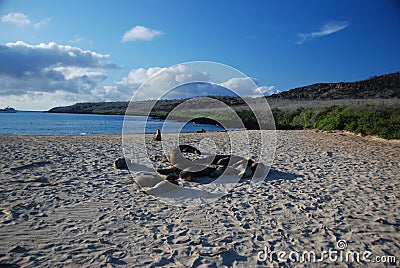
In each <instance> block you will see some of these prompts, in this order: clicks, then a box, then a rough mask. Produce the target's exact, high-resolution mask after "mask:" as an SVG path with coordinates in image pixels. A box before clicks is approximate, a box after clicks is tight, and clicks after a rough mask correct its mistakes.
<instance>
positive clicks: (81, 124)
mask: <svg viewBox="0 0 400 268" xmlns="http://www.w3.org/2000/svg"><path fill="white" fill-rule="evenodd" d="M127 120H129V131H127V132H129V133H143V129H144V127H143V126H145V129H146V130H145V132H146V133H155V132H156V130H157V129H160V130H163V126H165V127H164V132H196V131H198V130H201V129H202V128H203V129H204V130H206V131H207V132H213V131H220V130H223V128H222V127H220V126H216V125H203V124H195V123H188V124H184V123H181V122H175V121H164V120H155V119H151V118H147V117H145V116H129V117H128V118H127ZM123 121H124V116H123V115H94V114H59V113H43V112H24V111H18V112H17V113H0V135H5V134H8V135H10V134H24V135H25V134H36V135H95V134H122V128H123Z"/></svg>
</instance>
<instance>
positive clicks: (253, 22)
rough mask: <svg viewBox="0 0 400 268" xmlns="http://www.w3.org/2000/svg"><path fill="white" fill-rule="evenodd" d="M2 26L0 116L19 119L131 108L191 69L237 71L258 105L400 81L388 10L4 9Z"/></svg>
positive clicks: (150, 5) (229, 5) (397, 13)
mask: <svg viewBox="0 0 400 268" xmlns="http://www.w3.org/2000/svg"><path fill="white" fill-rule="evenodd" d="M0 18H1V20H0V33H1V34H0V45H1V47H0V66H1V67H0V106H6V105H11V106H14V107H16V108H17V109H27V110H46V109H49V108H51V107H53V106H58V105H68V104H72V103H75V102H78V101H112V100H128V99H130V97H131V95H132V94H133V92H134V91H135V89H136V88H137V87H138V86H139V85H140V83H142V82H143V81H145V80H146V79H147V78H148V77H149V76H151V75H152V74H154V73H156V72H157V71H159V70H169V69H168V67H170V66H172V65H176V64H179V63H182V62H188V61H213V62H220V63H223V64H226V65H229V66H232V67H234V68H237V69H238V70H240V71H242V72H243V73H245V74H246V75H248V76H250V77H252V78H254V79H255V80H256V81H257V83H258V85H259V86H260V88H263V89H265V93H266V94H269V93H273V92H275V91H284V90H288V89H291V88H294V87H298V86H303V85H308V84H312V83H317V82H334V81H354V80H360V79H365V78H368V77H370V76H373V75H380V74H385V73H391V72H395V71H399V70H400V68H399V67H400V66H399V65H400V49H399V47H400V34H399V29H400V3H399V2H398V1H395V0H382V1H337V0H335V1H241V0H239V1H225V0H221V1H208V0H206V1H204V0H202V1H168V0H148V1H75V0H70V1H40V0H36V1H19V0H12V1H11V0H10V1H1V2H0ZM188 72H190V70H189V71H188ZM170 74H171V75H176V74H175V73H174V72H170ZM168 79H174V77H169V78H168ZM147 97H148V98H152V97H154V96H153V95H152V92H149V93H148V96H147Z"/></svg>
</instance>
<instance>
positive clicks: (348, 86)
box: [267, 72, 400, 101]
mask: <svg viewBox="0 0 400 268" xmlns="http://www.w3.org/2000/svg"><path fill="white" fill-rule="evenodd" d="M392 98H400V72H396V73H391V74H385V75H381V76H374V77H372V78H369V79H366V80H362V81H356V82H338V83H317V84H313V85H309V86H304V87H298V88H294V89H291V90H289V91H285V92H281V93H279V94H273V95H271V96H268V97H267V99H268V100H276V99H286V100H298V101H303V100H338V99H392Z"/></svg>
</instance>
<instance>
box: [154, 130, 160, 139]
mask: <svg viewBox="0 0 400 268" xmlns="http://www.w3.org/2000/svg"><path fill="white" fill-rule="evenodd" d="M153 140H154V141H161V131H160V130H159V129H157V132H156V134H155V135H154V138H153Z"/></svg>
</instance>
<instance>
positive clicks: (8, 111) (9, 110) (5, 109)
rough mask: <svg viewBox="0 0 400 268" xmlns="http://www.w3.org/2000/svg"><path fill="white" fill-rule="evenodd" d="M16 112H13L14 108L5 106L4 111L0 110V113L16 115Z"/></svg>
mask: <svg viewBox="0 0 400 268" xmlns="http://www.w3.org/2000/svg"><path fill="white" fill-rule="evenodd" d="M16 112H17V110H15V109H14V108H12V107H10V106H7V107H6V108H4V109H0V113H16Z"/></svg>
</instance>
